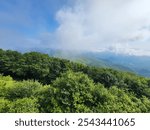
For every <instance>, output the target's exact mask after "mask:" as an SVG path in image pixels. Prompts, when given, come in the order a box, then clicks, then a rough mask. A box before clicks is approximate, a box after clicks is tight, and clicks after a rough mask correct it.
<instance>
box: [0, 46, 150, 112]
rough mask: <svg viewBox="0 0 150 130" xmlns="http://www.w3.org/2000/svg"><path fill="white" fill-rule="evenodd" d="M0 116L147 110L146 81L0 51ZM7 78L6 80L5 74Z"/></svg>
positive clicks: (33, 54) (43, 56) (149, 87)
mask: <svg viewBox="0 0 150 130" xmlns="http://www.w3.org/2000/svg"><path fill="white" fill-rule="evenodd" d="M0 73H1V74H2V75H0V112H3V113H6V112H13V113H20V112H44V113H45V112H47V113H49V112H150V79H149V78H144V77H140V76H137V75H135V74H132V73H128V72H120V71H116V70H112V69H104V68H96V67H90V66H85V65H82V64H79V63H73V62H70V61H68V60H64V59H58V58H52V57H49V56H48V55H46V54H41V53H38V52H30V53H25V54H21V53H19V52H16V51H10V50H8V51H4V50H2V49H0ZM9 75H10V76H9Z"/></svg>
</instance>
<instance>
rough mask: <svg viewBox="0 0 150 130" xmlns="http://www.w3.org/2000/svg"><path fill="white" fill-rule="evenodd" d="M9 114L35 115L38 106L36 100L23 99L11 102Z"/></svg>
mask: <svg viewBox="0 0 150 130" xmlns="http://www.w3.org/2000/svg"><path fill="white" fill-rule="evenodd" d="M9 112H11V113H37V112H39V110H38V104H37V100H36V99H30V98H23V99H17V100H16V101H14V102H12V104H11V106H10V110H9Z"/></svg>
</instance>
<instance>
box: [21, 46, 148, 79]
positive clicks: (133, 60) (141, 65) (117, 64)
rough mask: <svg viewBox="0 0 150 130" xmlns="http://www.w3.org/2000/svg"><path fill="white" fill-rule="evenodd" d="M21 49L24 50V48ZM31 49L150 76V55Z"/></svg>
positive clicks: (88, 63)
mask: <svg viewBox="0 0 150 130" xmlns="http://www.w3.org/2000/svg"><path fill="white" fill-rule="evenodd" d="M20 51H22V52H24V50H20ZM29 51H37V52H42V53H46V54H49V55H50V56H54V57H59V58H64V59H69V60H72V61H75V62H79V63H82V64H86V65H90V66H96V67H104V68H113V69H117V70H122V71H129V72H132V73H136V74H138V75H141V76H145V77H150V56H144V55H140V56H138V55H133V54H125V53H121V52H120V53H116V52H113V51H108V50H105V51H99V52H98V51H97V52H96V51H95V52H94V51H73V50H60V49H59V50H58V49H38V48H32V49H29V50H28V52H29Z"/></svg>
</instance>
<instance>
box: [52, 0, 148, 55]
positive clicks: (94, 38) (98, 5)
mask: <svg viewBox="0 0 150 130" xmlns="http://www.w3.org/2000/svg"><path fill="white" fill-rule="evenodd" d="M149 5H150V1H149V0H82V1H81V0H77V1H76V2H75V3H74V4H73V6H71V7H66V8H62V9H61V10H59V11H58V12H57V14H56V19H57V21H58V22H59V27H58V28H57V30H56V32H55V33H54V34H53V35H54V36H55V38H56V42H57V43H59V47H60V48H63V49H71V50H92V51H93V50H104V49H107V50H108V48H113V46H117V45H119V47H120V48H124V47H126V48H124V49H128V50H129V51H132V50H134V49H137V50H139V49H140V53H141V51H146V49H147V48H149V47H150V45H149V43H148V42H149V41H150V17H149V16H150V8H149ZM147 51H148V50H147ZM126 52H128V51H126Z"/></svg>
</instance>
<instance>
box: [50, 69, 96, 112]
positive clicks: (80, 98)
mask: <svg viewBox="0 0 150 130" xmlns="http://www.w3.org/2000/svg"><path fill="white" fill-rule="evenodd" d="M52 85H53V86H54V88H56V100H57V102H58V105H59V106H60V107H61V111H62V112H91V110H90V108H91V107H92V105H93V95H92V91H93V89H94V87H95V86H94V83H93V81H92V80H90V79H89V78H88V76H87V75H85V74H83V73H80V72H78V73H73V72H72V71H68V72H66V73H64V74H62V75H61V77H60V78H57V79H56V80H55V81H54V82H53V84H52Z"/></svg>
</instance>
